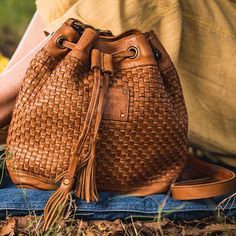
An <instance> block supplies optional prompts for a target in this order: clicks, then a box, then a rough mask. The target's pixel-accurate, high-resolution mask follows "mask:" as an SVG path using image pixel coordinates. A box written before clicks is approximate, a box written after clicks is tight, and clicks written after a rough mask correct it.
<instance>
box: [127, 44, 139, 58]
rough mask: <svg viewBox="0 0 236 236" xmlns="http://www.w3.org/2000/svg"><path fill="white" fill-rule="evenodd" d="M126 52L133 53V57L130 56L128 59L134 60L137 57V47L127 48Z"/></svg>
mask: <svg viewBox="0 0 236 236" xmlns="http://www.w3.org/2000/svg"><path fill="white" fill-rule="evenodd" d="M128 51H130V52H133V53H134V55H133V56H130V57H129V58H131V59H134V58H136V57H137V56H138V48H137V47H134V46H132V47H129V48H128Z"/></svg>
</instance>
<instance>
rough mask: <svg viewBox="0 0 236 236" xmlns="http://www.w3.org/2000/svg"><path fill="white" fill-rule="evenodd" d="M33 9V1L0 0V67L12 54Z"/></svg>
mask: <svg viewBox="0 0 236 236" xmlns="http://www.w3.org/2000/svg"><path fill="white" fill-rule="evenodd" d="M35 9H36V7H35V1H34V0H0V54H1V56H0V57H1V58H2V59H1V60H0V67H1V65H2V66H3V64H5V62H4V59H5V57H6V58H10V57H11V56H12V54H13V53H14V51H15V49H16V47H17V45H18V43H19V41H20V39H21V37H22V36H23V34H24V31H25V30H26V28H27V25H28V24H29V22H30V20H31V18H32V16H33V14H34V12H35Z"/></svg>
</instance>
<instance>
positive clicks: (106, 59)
mask: <svg viewBox="0 0 236 236" xmlns="http://www.w3.org/2000/svg"><path fill="white" fill-rule="evenodd" d="M187 132H188V120H187V111H186V107H185V102H184V97H183V92H182V89H181V85H180V81H179V78H178V74H177V72H176V70H175V67H174V66H173V64H172V62H171V59H170V57H169V56H168V54H167V52H166V51H165V49H164V47H163V46H162V44H161V43H160V41H159V40H158V38H157V36H156V35H155V33H154V32H153V31H151V32H148V33H142V32H140V31H138V30H130V31H128V32H125V33H122V34H120V35H118V36H113V35H112V34H111V32H110V31H103V30H99V29H95V28H93V27H92V26H89V25H85V24H82V23H81V22H79V21H77V20H75V19H68V20H67V21H66V22H65V23H64V24H63V25H62V26H61V27H60V28H59V29H58V30H57V31H56V32H55V33H54V34H53V35H52V36H51V38H50V39H49V41H48V42H47V43H46V45H45V46H44V47H43V48H42V49H41V50H40V51H39V52H38V53H37V54H36V55H35V57H34V58H33V60H32V62H31V64H30V66H29V68H28V70H27V72H26V74H25V78H24V82H23V84H22V88H21V90H20V92H19V95H18V98H17V102H16V105H15V109H14V112H13V116H12V121H11V124H10V127H9V132H8V139H7V168H8V171H9V174H10V176H11V179H12V180H13V182H14V183H15V184H16V185H17V186H19V187H23V188H37V189H42V190H56V191H55V193H54V194H53V195H52V197H51V198H50V200H49V201H48V203H47V205H46V207H45V211H44V219H45V224H44V229H45V230H47V229H48V227H49V226H50V225H51V224H52V223H53V222H54V221H55V217H56V216H57V215H58V214H60V206H61V205H63V204H65V203H66V202H67V201H69V200H70V199H71V196H72V192H73V193H74V194H75V195H76V196H77V197H79V198H81V199H84V200H86V201H97V200H98V199H99V197H98V190H99V191H101V190H102V191H113V192H118V193H122V194H131V195H136V196H145V195H149V194H154V193H162V192H165V191H167V190H168V189H169V188H170V186H171V188H172V193H173V197H174V198H176V199H180V200H183V199H197V198H204V197H211V196H216V195H218V194H222V193H225V192H229V191H231V190H232V189H233V178H234V173H233V172H231V171H228V170H225V169H223V168H220V167H217V168H212V167H211V170H212V171H211V170H210V168H209V166H207V167H206V165H205V164H203V163H201V162H200V163H199V160H197V159H193V158H191V160H189V158H188V157H189V154H188V139H187ZM188 160H189V162H190V164H192V166H193V167H194V166H195V167H196V166H198V167H197V168H199V169H201V170H202V171H203V172H204V171H205V173H207V174H208V175H211V176H214V178H215V179H216V180H217V181H215V182H211V183H210V184H209V183H207V184H206V182H204V183H199V182H197V183H194V185H193V183H192V185H190V184H189V183H186V184H185V183H175V182H176V180H177V178H178V177H179V176H180V174H181V172H182V170H183V168H184V166H185V165H186V162H187V161H188ZM219 186H220V187H219Z"/></svg>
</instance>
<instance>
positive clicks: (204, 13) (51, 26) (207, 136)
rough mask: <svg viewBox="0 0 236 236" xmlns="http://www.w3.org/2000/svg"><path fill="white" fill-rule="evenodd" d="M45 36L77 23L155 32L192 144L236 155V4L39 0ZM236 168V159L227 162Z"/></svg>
mask: <svg viewBox="0 0 236 236" xmlns="http://www.w3.org/2000/svg"><path fill="white" fill-rule="evenodd" d="M36 3H37V8H38V10H39V13H40V15H41V17H42V18H43V20H44V22H45V24H46V25H47V27H46V29H45V30H46V31H49V32H51V31H55V30H56V29H57V28H58V27H59V26H60V25H61V24H62V23H63V22H64V21H65V20H66V19H67V18H71V17H72V18H77V19H79V20H81V21H82V22H84V23H87V24H91V25H93V26H95V27H97V28H101V29H109V30H111V31H112V32H113V34H118V33H121V32H122V31H125V30H128V29H130V28H138V29H140V30H142V31H148V30H150V29H154V30H155V32H156V33H157V35H158V37H159V38H160V40H161V42H162V43H163V45H164V46H165V48H166V49H167V51H168V53H169V54H170V56H171V58H172V60H173V62H174V64H175V65H176V67H177V71H178V73H179V75H180V80H181V83H182V87H183V91H184V96H185V100H186V104H187V110H188V115H189V139H190V142H192V143H194V144H195V145H197V146H199V147H201V148H203V149H205V150H208V151H213V152H220V153H224V154H233V155H236V23H235V22H236V2H235V1H229V0H217V1H205V0H197V1H193V0H144V1H140V0H78V1H77V0H50V1H48V0H47V1H46V0H37V1H36ZM222 160H223V161H224V162H227V163H228V164H232V165H235V166H236V157H234V158H229V157H224V158H222Z"/></svg>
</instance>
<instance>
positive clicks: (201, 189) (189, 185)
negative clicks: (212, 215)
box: [171, 156, 235, 200]
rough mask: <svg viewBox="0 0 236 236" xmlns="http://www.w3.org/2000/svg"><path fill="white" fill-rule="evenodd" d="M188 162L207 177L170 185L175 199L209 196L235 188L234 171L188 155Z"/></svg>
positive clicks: (225, 192) (231, 190)
mask: <svg viewBox="0 0 236 236" xmlns="http://www.w3.org/2000/svg"><path fill="white" fill-rule="evenodd" d="M188 164H189V165H190V166H191V168H192V169H193V170H195V171H197V172H198V173H201V174H204V175H206V176H207V178H204V179H196V180H188V181H182V182H177V183H174V184H172V185H171V191H172V196H173V198H174V199H176V200H192V199H201V198H210V197H215V196H219V195H223V194H227V193H230V192H233V191H234V190H235V173H234V172H233V171H230V170H229V169H226V168H224V167H220V166H216V165H213V164H210V163H208V162H205V161H202V160H200V159H199V158H197V157H193V156H190V157H189V161H188Z"/></svg>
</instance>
